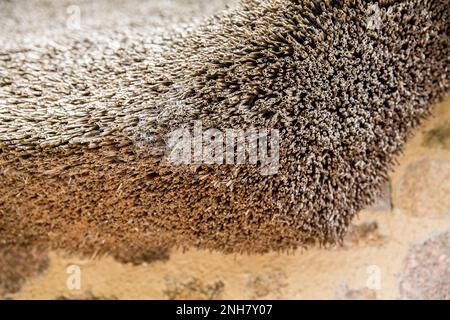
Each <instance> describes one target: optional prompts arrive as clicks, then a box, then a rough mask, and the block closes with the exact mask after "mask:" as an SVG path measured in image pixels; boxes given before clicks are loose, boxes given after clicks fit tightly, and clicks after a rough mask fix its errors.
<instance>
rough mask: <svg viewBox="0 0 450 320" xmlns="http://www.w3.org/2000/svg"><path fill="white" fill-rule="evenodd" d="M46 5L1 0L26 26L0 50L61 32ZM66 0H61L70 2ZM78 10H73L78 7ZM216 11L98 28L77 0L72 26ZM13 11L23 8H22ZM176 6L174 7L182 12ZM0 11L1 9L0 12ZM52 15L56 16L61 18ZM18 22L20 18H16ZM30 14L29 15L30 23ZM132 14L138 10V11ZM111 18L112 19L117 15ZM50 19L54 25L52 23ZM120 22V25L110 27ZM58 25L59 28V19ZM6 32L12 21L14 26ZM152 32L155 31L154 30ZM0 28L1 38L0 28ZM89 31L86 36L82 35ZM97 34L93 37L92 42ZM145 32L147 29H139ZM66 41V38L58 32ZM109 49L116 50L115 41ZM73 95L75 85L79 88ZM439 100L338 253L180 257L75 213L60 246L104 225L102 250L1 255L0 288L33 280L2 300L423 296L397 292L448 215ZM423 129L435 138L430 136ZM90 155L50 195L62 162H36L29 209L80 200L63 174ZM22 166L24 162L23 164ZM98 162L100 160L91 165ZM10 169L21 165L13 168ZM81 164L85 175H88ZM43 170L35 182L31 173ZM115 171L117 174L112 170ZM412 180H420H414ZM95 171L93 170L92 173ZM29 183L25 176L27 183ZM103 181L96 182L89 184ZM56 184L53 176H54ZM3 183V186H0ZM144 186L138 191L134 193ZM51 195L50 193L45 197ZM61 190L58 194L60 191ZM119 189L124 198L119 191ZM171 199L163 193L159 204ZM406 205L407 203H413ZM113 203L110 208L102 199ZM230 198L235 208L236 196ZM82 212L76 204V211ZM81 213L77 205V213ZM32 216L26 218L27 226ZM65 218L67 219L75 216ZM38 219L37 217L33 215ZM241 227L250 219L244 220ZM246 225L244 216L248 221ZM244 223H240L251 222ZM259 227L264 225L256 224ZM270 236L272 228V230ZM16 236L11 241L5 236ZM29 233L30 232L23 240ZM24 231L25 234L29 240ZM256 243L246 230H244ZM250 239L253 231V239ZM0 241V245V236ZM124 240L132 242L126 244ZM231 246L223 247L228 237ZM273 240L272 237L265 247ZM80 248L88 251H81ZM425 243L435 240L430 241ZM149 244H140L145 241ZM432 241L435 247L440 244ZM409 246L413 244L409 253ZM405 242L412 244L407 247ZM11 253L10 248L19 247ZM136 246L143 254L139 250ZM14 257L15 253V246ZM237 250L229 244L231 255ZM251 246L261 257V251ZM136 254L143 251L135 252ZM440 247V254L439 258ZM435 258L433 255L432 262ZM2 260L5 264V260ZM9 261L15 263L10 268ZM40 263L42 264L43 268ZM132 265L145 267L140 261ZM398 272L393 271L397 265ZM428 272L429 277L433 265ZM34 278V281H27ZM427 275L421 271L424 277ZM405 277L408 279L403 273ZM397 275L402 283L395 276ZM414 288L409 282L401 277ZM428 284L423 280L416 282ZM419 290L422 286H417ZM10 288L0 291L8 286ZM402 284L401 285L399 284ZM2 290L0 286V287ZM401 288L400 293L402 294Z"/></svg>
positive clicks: (443, 115)
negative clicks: (376, 280)
mask: <svg viewBox="0 0 450 320" xmlns="http://www.w3.org/2000/svg"><path fill="white" fill-rule="evenodd" d="M46 3H47V4H46V6H49V7H52V8H53V9H52V10H48V9H42V10H36V11H34V12H30V11H29V10H25V9H26V8H25V6H18V5H12V4H11V3H9V2H4V3H2V6H4V7H5V8H6V10H2V12H6V14H7V15H9V14H11V15H13V16H14V15H18V16H22V17H24V19H25V21H26V22H25V23H23V24H17V21H14V20H13V19H12V20H11V19H10V20H8V19H6V20H3V21H4V22H3V23H4V24H5V25H4V26H5V28H2V33H1V34H0V37H1V40H2V43H6V44H7V45H9V44H12V43H15V41H26V42H28V41H30V42H38V43H39V42H40V41H42V42H46V41H50V40H51V39H52V37H61V36H65V35H64V32H65V31H64V23H65V20H64V19H61V17H64V11H65V9H66V8H67V6H68V5H69V4H68V3H65V2H59V3H58V4H57V5H56V4H55V3H53V2H46ZM71 3H72V2H71ZM83 3H84V4H83ZM174 5H175V6H177V10H178V9H180V7H179V6H182V5H185V6H186V7H185V8H186V9H185V10H180V11H183V14H182V15H179V14H174V12H176V11H175V10H174V9H173V7H174ZM46 6H36V7H37V8H46ZM222 6H223V4H222V3H221V2H220V1H217V2H212V3H211V1H209V2H208V5H205V6H203V7H202V2H196V3H195V5H192V3H189V2H188V1H178V2H176V4H175V3H174V2H168V3H165V4H164V5H163V6H162V9H161V8H159V7H158V6H157V5H149V6H148V7H146V6H144V7H142V6H141V5H140V4H139V6H138V5H136V4H133V3H130V5H129V7H127V9H126V10H124V11H123V12H126V13H127V14H125V15H124V17H121V18H120V19H112V16H114V15H116V14H117V12H116V11H113V12H114V13H111V12H108V10H99V11H101V12H104V14H105V17H101V19H102V20H103V21H105V23H102V24H101V25H98V17H97V16H96V15H95V16H94V15H92V16H90V13H92V12H97V11H95V10H90V9H89V2H82V3H81V4H80V7H81V12H82V14H84V13H87V14H86V16H83V17H86V19H85V20H84V21H85V22H84V23H85V24H82V26H83V28H84V27H86V28H87V30H89V28H91V27H94V26H95V27H94V28H96V30H98V32H99V35H98V37H99V38H98V39H106V40H104V41H109V40H107V36H106V34H108V33H109V32H110V30H109V28H111V27H112V28H115V27H117V29H118V30H119V29H121V30H124V29H126V28H127V27H129V26H130V24H132V25H133V26H132V27H133V28H134V30H136V29H139V24H140V22H139V20H136V19H133V20H132V21H130V20H129V19H127V17H129V16H131V14H132V13H133V10H136V8H138V7H139V10H144V11H145V10H148V12H149V13H150V12H151V14H149V16H152V17H153V18H152V19H153V20H154V21H153V23H154V25H155V33H156V34H160V33H161V30H162V29H164V28H165V29H164V30H167V29H170V28H171V26H170V24H169V25H167V24H166V23H165V22H164V23H163V22H161V21H167V20H168V21H172V22H173V25H174V27H177V26H178V27H179V26H180V24H179V23H180V22H181V23H183V22H184V21H189V20H190V17H194V16H196V17H199V16H201V15H202V14H205V13H207V14H208V13H210V12H213V11H215V10H218V9H219V8H221V7H222ZM104 7H105V8H113V7H114V5H113V4H111V5H108V6H104ZM21 8H22V9H21ZM182 8H184V7H182ZM2 9H3V8H2ZM15 10H19V11H20V10H22V11H21V12H15ZM53 10H54V11H55V12H60V13H59V14H56V18H57V20H56V21H59V22H57V23H55V25H56V26H58V25H59V28H58V27H53V28H50V27H49V25H45V21H54V20H51V19H48V13H49V12H53ZM155 10H159V11H158V12H162V13H161V14H160V15H161V16H162V17H160V18H161V20H160V18H158V16H160V15H157V14H155ZM61 12H62V14H61ZM27 15H31V17H28V18H27ZM33 15H37V16H33ZM137 16H139V15H137ZM116 18H117V17H116ZM58 19H60V20H58ZM29 21H33V24H35V25H32V24H29ZM117 21H119V23H117ZM58 23H59V24H58ZM146 23H148V21H145V22H142V26H141V27H142V28H144V27H145V25H146ZM17 25H19V26H21V27H20V28H18V29H16V27H17ZM158 28H161V30H160V29H158ZM3 30H4V31H3ZM17 32H22V33H23V35H24V36H23V37H20V38H19V39H15V40H14V41H13V42H11V40H12V38H13V37H15V35H16V34H17ZM83 32H88V31H86V30H85V31H83ZM102 32H103V37H104V38H102ZM146 32H148V31H146ZM67 36H69V37H70V36H73V35H70V34H69V35H67ZM118 47H120V44H119V45H118ZM80 90H82V89H80ZM448 109H449V103H448V100H447V102H445V103H444V104H441V105H440V106H439V107H438V108H437V109H436V113H437V114H438V117H437V118H436V119H434V120H430V121H428V122H427V123H426V124H425V125H423V126H422V127H421V128H420V130H417V131H416V133H417V134H416V137H415V138H414V140H412V141H410V143H409V144H408V146H407V148H406V150H405V153H404V155H402V156H401V158H400V164H399V165H397V166H396V170H395V172H394V173H393V174H392V175H391V176H390V184H389V185H390V187H388V188H387V190H388V191H387V192H388V194H387V195H386V196H385V198H384V199H382V200H381V201H380V202H379V203H378V204H379V205H378V206H377V207H376V208H375V207H374V208H373V209H368V210H365V211H363V212H362V213H361V214H360V215H359V218H358V220H357V221H355V222H354V224H353V225H352V226H351V228H350V232H349V234H348V237H347V238H346V241H345V245H344V247H343V248H335V249H330V250H325V249H319V248H311V249H309V250H307V251H305V252H301V251H291V252H290V253H289V254H274V253H270V254H266V255H250V256H248V255H247V256H241V255H234V256H233V255H223V254H220V253H208V252H205V251H197V250H189V251H188V252H187V253H182V252H181V251H178V250H175V249H170V244H171V243H173V242H176V236H177V235H176V234H169V235H167V236H166V237H148V238H146V240H145V242H142V241H140V240H141V237H140V235H139V232H140V230H139V228H137V230H136V234H135V235H134V236H133V235H128V237H129V238H128V239H127V240H126V241H123V242H122V241H121V239H120V238H119V237H116V236H115V235H114V232H115V231H114V230H113V229H114V226H112V227H111V226H109V225H108V222H109V218H108V217H107V216H105V217H104V221H103V224H101V225H100V226H98V228H99V230H96V229H95V228H92V225H90V224H89V221H90V217H89V215H87V216H80V217H78V216H77V218H76V219H74V221H76V223H74V224H72V225H70V226H67V227H63V229H61V230H63V233H64V234H65V237H64V243H63V244H62V245H61V246H62V247H65V248H66V249H67V250H70V251H77V252H83V251H85V252H86V253H89V254H92V252H95V250H96V246H97V245H98V241H97V240H98V239H97V238H96V237H98V235H99V233H100V232H104V231H105V230H108V234H110V236H109V237H104V238H102V239H101V241H102V245H103V246H104V247H103V248H106V250H100V251H102V252H101V254H100V256H97V257H94V258H92V259H86V258H74V257H75V256H74V255H71V254H67V252H62V251H52V252H50V253H49V257H50V263H49V266H48V268H47V270H46V271H45V272H42V269H44V267H43V266H45V265H46V263H45V261H46V259H47V257H46V256H47V255H46V254H45V253H42V251H38V252H37V253H36V251H33V253H30V255H33V257H35V256H36V254H37V255H40V258H38V259H37V260H36V258H34V260H32V261H36V263H32V266H31V267H30V265H29V264H27V263H21V262H20V261H23V260H25V259H22V258H20V255H19V254H18V255H17V256H16V257H14V258H11V255H10V252H8V253H7V254H3V255H1V256H2V257H5V258H4V260H3V263H1V261H0V272H1V270H2V269H1V268H4V269H6V270H8V269H9V271H8V272H9V273H7V272H4V273H3V274H13V276H12V277H9V278H8V277H5V280H4V279H3V278H0V280H1V281H2V283H4V284H6V283H7V282H8V281H10V282H11V283H13V282H15V283H18V280H17V279H20V281H19V282H20V284H21V283H22V282H23V279H26V278H29V277H33V278H32V279H31V280H29V281H28V282H26V283H25V285H24V286H23V288H22V291H20V292H18V293H15V294H10V295H9V296H11V297H16V298H20V297H31V298H33V297H43V298H51V299H53V298H74V297H75V298H77V297H79V298H327V297H337V298H344V299H346V298H350V299H357V298H390V297H394V298H396V297H407V298H408V297H425V298H426V297H428V296H427V294H428V293H429V292H431V291H432V289H430V287H427V288H426V289H423V290H422V289H417V288H416V287H414V286H412V288H413V289H414V290H415V291H414V292H415V293H414V296H411V294H410V293H408V292H410V291H407V290H409V289H408V288H411V286H410V285H409V286H408V285H405V283H408V281H410V282H411V280H408V279H411V274H413V275H414V274H418V275H421V274H423V273H420V272H419V271H417V272H415V271H414V272H411V271H410V270H409V269H408V268H411V262H410V261H412V260H414V258H406V257H407V254H408V252H411V253H409V254H416V255H418V254H417V253H414V252H418V251H417V250H419V249H415V248H417V247H420V243H422V242H423V241H425V240H426V239H427V238H428V237H431V236H433V235H435V234H436V233H442V232H446V231H447V232H448V230H449V229H450V224H449V223H448V222H449V220H448V219H449V213H448V212H449V211H448V210H449V208H448V203H449V202H450V201H449V199H448V192H446V190H448V188H449V186H448V179H445V177H446V175H448V166H449V163H450V162H449V161H450V158H449V154H448V148H447V149H446V147H445V142H442V141H445V138H442V137H441V136H442V135H444V136H445V132H446V131H445V130H441V131H442V132H443V133H440V134H437V135H436V134H435V132H436V130H440V128H445V121H444V120H445V119H447V121H448V119H450V117H449V114H448ZM433 130H434V131H433ZM430 135H434V137H435V138H434V140H432V141H433V142H428V141H431V140H429V139H430V138H429V137H430ZM95 157H96V155H94V156H93V157H89V160H88V159H78V163H79V164H78V163H77V161H74V162H73V163H75V165H74V166H72V167H70V166H69V167H64V172H65V173H64V176H63V178H64V183H67V187H65V188H63V189H60V188H59V186H60V185H59V183H60V182H55V184H54V185H52V182H51V181H52V179H53V178H52V177H53V176H58V177H61V176H59V172H58V170H59V169H61V166H64V163H65V161H64V160H62V161H56V160H55V162H52V161H49V162H48V163H47V164H46V167H45V168H42V167H36V168H35V170H37V171H38V172H39V178H40V179H42V178H43V179H48V181H50V183H49V185H50V187H52V188H51V190H52V192H51V194H49V195H46V196H45V197H43V199H41V200H39V199H36V200H35V201H36V203H39V201H49V200H50V201H51V202H52V203H54V204H55V206H56V207H57V208H58V207H59V208H64V206H65V205H69V206H70V204H69V203H67V204H65V203H61V202H60V201H59V200H60V199H61V198H64V197H65V195H64V194H63V193H66V192H68V193H73V194H77V195H79V196H80V197H89V193H90V192H92V190H91V189H90V187H89V185H82V186H80V185H77V184H75V185H71V183H70V181H71V179H72V178H73V177H75V176H77V177H79V176H82V175H83V174H80V173H83V170H85V168H83V163H88V162H89V161H91V162H92V163H95V161H96V159H95ZM100 157H105V158H108V157H109V158H112V159H110V160H111V161H112V162H113V163H116V162H118V163H119V164H118V165H117V164H114V166H115V168H119V172H121V171H120V170H125V171H126V170H127V168H126V165H125V164H122V165H120V163H121V162H125V163H126V161H128V160H129V159H126V158H125V159H121V158H120V157H119V158H117V157H116V155H115V154H114V155H112V156H111V155H109V154H105V155H100ZM28 165H29V164H28ZM102 165H103V164H102ZM141 165H142V167H145V166H146V165H148V164H147V163H145V162H143V163H141ZM15 168H17V169H20V167H15ZM90 169H91V168H90ZM42 172H43V173H45V175H44V177H43V176H42V174H41V173H42ZM122 173H123V171H122ZM421 173H422V174H421ZM2 174H3V175H4V177H7V178H8V179H11V180H13V181H15V182H14V183H21V184H23V185H26V184H27V183H28V181H27V180H28V179H30V176H27V175H23V174H21V173H20V170H17V172H16V171H14V170H12V171H11V169H10V168H8V170H3V171H2ZM85 174H86V175H87V174H92V172H88V171H86V172H85ZM94 174H95V173H94ZM31 179H33V178H31ZM101 179H102V178H101V177H100V180H101ZM55 180H57V179H55ZM3 181H6V180H3ZM161 182H162V183H169V181H166V182H164V181H161ZM128 187H129V188H135V187H136V184H135V183H134V182H130V185H129V186H126V185H125V186H124V185H119V184H118V185H111V186H108V188H109V189H108V190H107V192H112V191H113V190H114V191H116V190H117V192H118V193H119V196H121V197H123V198H126V194H120V193H121V192H124V191H123V190H127V188H128ZM141 187H145V186H141ZM55 190H56V192H55ZM58 191H59V192H62V194H59V193H58ZM33 192H34V193H41V194H43V193H45V190H40V192H37V191H36V190H35V191H33ZM125 192H126V191H125ZM83 193H85V194H83ZM3 196H5V197H9V198H11V197H13V196H15V195H12V194H7V195H3ZM170 196H171V195H170V194H169V195H168V197H169V198H170ZM415 199H417V201H415ZM111 201H112V202H111ZM135 201H139V200H136V199H130V200H128V202H126V201H125V202H122V203H121V204H120V207H117V210H122V211H127V208H129V207H132V206H133V205H135V204H136V203H135ZM237 201H243V200H239V199H237ZM96 205H97V206H98V207H97V208H96V210H100V211H101V210H102V209H105V211H106V208H108V207H111V206H117V203H114V201H113V200H110V199H102V201H100V202H99V203H97V204H96ZM85 209H86V208H85ZM87 211H89V209H88V210H86V212H87ZM32 214H33V213H31V217H30V219H32V218H33V217H32ZM43 214H44V219H42V216H41V215H42V212H39V213H38V215H37V216H36V219H35V220H36V222H37V223H38V224H39V223H43V224H46V223H48V222H47V221H46V220H45V215H46V214H51V213H50V212H49V213H45V212H44V213H43ZM77 214H78V213H77V212H74V215H77ZM139 218H140V217H134V216H133V213H132V212H130V214H129V215H127V217H124V220H123V221H120V223H129V224H133V219H139ZM40 219H42V220H40ZM246 222H249V221H248V220H247V221H246ZM250 222H251V221H250ZM250 222H249V224H248V227H249V228H250V227H251V223H250ZM259 223H260V224H261V226H264V221H259ZM267 223H268V224H270V222H267ZM56 225H58V226H62V225H64V218H61V219H60V220H59V219H58V217H53V218H52V222H51V224H50V225H48V226H47V228H48V229H49V230H51V229H52V228H53V227H54V226H56ZM272 231H273V230H272ZM278 232H279V233H280V234H282V233H283V232H284V234H285V235H287V234H288V233H289V232H290V231H289V230H283V229H280V230H278ZM80 234H83V235H85V238H86V242H84V243H80V242H79V239H80V238H79V237H80ZM14 236H16V237H17V238H19V239H20V237H21V235H20V234H17V235H14ZM29 236H30V235H29ZM31 236H33V234H31ZM255 236H257V235H255ZM258 236H262V234H259V235H258ZM52 237H57V235H53V234H52V231H49V233H48V238H49V239H52ZM442 238H443V239H444V240H440V241H437V243H442V242H443V243H444V244H443V246H444V247H445V246H448V245H450V244H448V240H446V239H448V237H447V238H446V237H442ZM4 240H5V239H4ZM130 240H131V242H132V243H134V245H133V246H130V245H129V244H130ZM239 240H240V239H234V240H231V239H230V242H229V243H230V246H233V244H235V246H236V248H238V247H239V246H240V245H242V244H241V243H240V241H239ZM233 241H234V242H233ZM275 242H276V241H275ZM89 243H91V245H89ZM432 243H434V242H432ZM149 244H151V246H150V245H149ZM441 245H442V244H441ZM413 246H415V247H413ZM410 247H411V248H410ZM428 247H429V246H426V245H424V250H427V248H428ZM111 248H114V249H113V250H114V256H115V258H116V259H119V260H120V261H130V262H132V264H129V263H120V262H118V261H117V260H113V259H112V258H111V257H109V256H103V255H104V251H112V250H111ZM18 249H19V250H20V249H21V247H18ZM144 249H145V250H144ZM15 250H17V249H15ZM29 250H31V249H30V248H28V247H24V248H23V252H24V253H25V254H24V253H21V254H22V255H27V253H26V252H30V251H29ZM240 250H243V251H245V248H241V249H238V251H240ZM256 251H264V248H261V250H256ZM143 252H144V253H143ZM439 252H441V251H439ZM442 252H444V253H440V255H439V256H438V257H437V258H436V257H435V256H436V255H435V254H431V255H427V254H423V255H422V256H423V257H427V256H431V258H432V259H438V261H440V262H438V263H437V264H436V263H431V262H430V264H425V263H424V264H423V265H424V266H425V265H426V266H430V265H439V263H441V265H440V266H439V268H441V269H442V263H444V270H445V263H447V262H448V260H446V259H444V258H441V255H442V254H444V255H445V254H446V253H445V252H446V251H445V250H443V251H442ZM439 259H440V260H439ZM6 261H8V263H6ZM16 261H18V262H16ZM42 261H43V262H42ZM142 262H144V263H143V264H142ZM20 264H24V265H25V267H20V268H19V267H18V268H17V272H13V273H11V272H10V270H11V265H13V266H14V265H20ZM71 264H76V265H79V266H80V267H81V270H82V277H83V286H82V290H81V291H70V290H68V289H67V287H66V286H65V284H66V277H67V273H66V268H67V266H68V265H71ZM373 266H376V267H377V268H378V269H375V270H379V271H380V274H381V287H380V288H379V289H377V290H371V289H368V288H367V281H368V279H369V275H370V270H374V269H373V268H371V267H373ZM413 267H414V268H419V269H420V267H421V263H420V262H419V265H418V266H417V265H416V264H414V265H413ZM402 268H403V269H402ZM441 269H439V270H441ZM38 273H40V274H41V275H40V276H39V277H37V278H36V277H34V276H35V275H36V274H38ZM400 274H402V275H403V278H401V279H403V280H402V281H403V282H402V287H401V288H403V289H402V290H400V289H399V281H400V278H399V275H400ZM436 274H439V275H443V276H445V273H443V272H437V273H436ZM426 276H428V275H425V276H424V277H426ZM408 277H409V278H408ZM404 279H406V280H404ZM412 281H414V280H412ZM415 283H418V284H417V285H419V286H420V285H421V284H420V283H421V282H420V281H419V282H417V281H416V282H415ZM427 283H429V282H427ZM20 284H17V285H13V286H11V285H4V286H3V287H4V288H7V289H6V292H8V291H10V292H12V291H16V290H17V286H19V287H20ZM427 285H432V283H431V284H427ZM8 288H9V289H8ZM404 288H406V289H404ZM1 290H2V286H0V292H1ZM438 291H439V292H440V293H441V294H440V295H437V296H438V297H445V296H446V294H447V293H446V292H448V291H449V288H448V286H447V285H446V284H445V283H443V284H442V283H441V284H440V287H439V288H438ZM405 292H406V293H405Z"/></svg>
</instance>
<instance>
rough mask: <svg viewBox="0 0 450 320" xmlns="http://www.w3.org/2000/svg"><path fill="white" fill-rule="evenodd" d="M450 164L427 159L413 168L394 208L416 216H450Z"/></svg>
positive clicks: (400, 186) (399, 188) (401, 185)
mask: <svg viewBox="0 0 450 320" xmlns="http://www.w3.org/2000/svg"><path fill="white" fill-rule="evenodd" d="M449 195H450V162H449V161H447V160H446V159H442V158H424V159H422V160H420V161H418V162H415V163H413V164H411V165H409V166H408V167H407V168H406V170H405V172H404V173H403V176H402V177H401V179H400V181H399V183H398V185H397V187H396V190H395V196H394V207H395V208H399V209H402V210H404V211H405V213H406V214H410V215H413V216H416V217H429V218H444V217H448V216H449V215H450V200H449V197H450V196H449Z"/></svg>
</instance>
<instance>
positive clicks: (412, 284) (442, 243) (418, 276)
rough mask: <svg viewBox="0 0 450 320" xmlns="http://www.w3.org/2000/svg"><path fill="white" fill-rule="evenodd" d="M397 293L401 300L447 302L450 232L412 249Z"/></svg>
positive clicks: (449, 270) (449, 276)
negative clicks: (436, 300)
mask: <svg viewBox="0 0 450 320" xmlns="http://www.w3.org/2000/svg"><path fill="white" fill-rule="evenodd" d="M399 289H400V297H401V298H403V299H438V300H441V299H442V300H448V299H450V230H449V231H447V232H446V233H443V234H440V235H437V236H434V237H432V238H431V239H429V240H427V241H425V242H424V243H422V244H417V245H414V246H412V248H411V249H410V250H409V254H408V256H407V257H406V259H405V262H404V267H403V270H402V272H401V273H400V288H399Z"/></svg>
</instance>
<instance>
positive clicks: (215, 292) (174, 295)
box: [164, 278, 225, 300]
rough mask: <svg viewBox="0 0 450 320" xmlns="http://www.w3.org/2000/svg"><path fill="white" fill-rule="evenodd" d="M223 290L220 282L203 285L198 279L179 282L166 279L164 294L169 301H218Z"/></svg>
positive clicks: (223, 285) (222, 284)
mask: <svg viewBox="0 0 450 320" xmlns="http://www.w3.org/2000/svg"><path fill="white" fill-rule="evenodd" d="M224 288H225V284H224V283H223V282H222V281H220V280H219V281H215V282H213V283H208V284H205V283H203V281H201V280H200V279H198V278H192V279H186V280H179V279H172V278H170V279H167V282H166V288H165V290H164V294H165V295H166V296H167V298H168V299H170V300H180V299H188V300H192V299H194V300H197V299H207V300H210V299H220V298H221V295H222V293H223V290H224Z"/></svg>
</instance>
